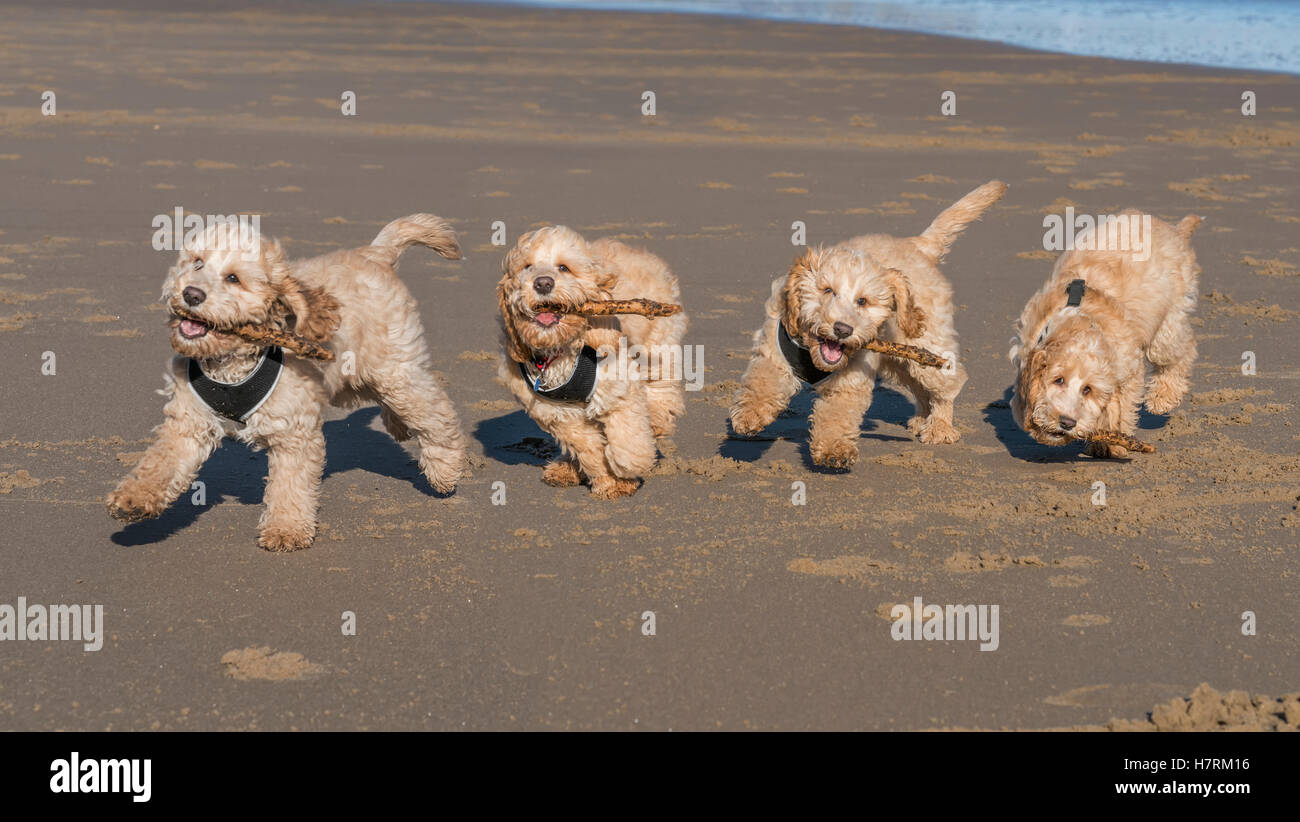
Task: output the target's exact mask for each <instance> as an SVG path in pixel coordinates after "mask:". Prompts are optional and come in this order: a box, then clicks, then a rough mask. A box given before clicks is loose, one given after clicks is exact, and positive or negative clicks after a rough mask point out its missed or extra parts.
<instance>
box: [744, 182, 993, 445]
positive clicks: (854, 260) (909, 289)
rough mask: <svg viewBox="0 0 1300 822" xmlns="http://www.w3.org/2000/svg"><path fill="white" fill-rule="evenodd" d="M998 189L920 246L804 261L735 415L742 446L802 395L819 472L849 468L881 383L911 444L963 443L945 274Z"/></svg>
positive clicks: (874, 247) (961, 375)
mask: <svg viewBox="0 0 1300 822" xmlns="http://www.w3.org/2000/svg"><path fill="white" fill-rule="evenodd" d="M1006 190H1007V187H1006V184H1005V183H1001V182H998V181H996V180H995V181H993V182H989V183H985V184H984V185H982V186H980V187H979V188H977V189H975V190H974V191H972V192H970V193H969V194H967V195H966V196H965V197H963V198H961V199H960V200H958V201H957V202H956V203H955V204H954V205H952V206H951V207H949V208H948V209H947V210H945V211H944V212H943V213H942V214H940V215H939V216H938V217H937V218H935V220H934V222H933V223H931V224H930V227H929V228H927V229H926V230H925V231H924V232H922V233H921V235H920V236H918V237H907V238H898V237H891V236H888V235H885V234H867V235H864V236H861V237H856V238H854V239H852V240H849V241H847V242H844V243H841V244H839V245H836V246H832V247H830V248H813V249H809V250H807V251H805V252H804V253H803V254H802V255H800V256H799V257H798V258H797V259H796V260H795V261H794V264H793V265H792V266H791V267H790V270H789V272H788V273H787V274H786V275H785V276H783V277H780V278H778V279H777V280H776V281H775V282H773V283H772V295H771V297H770V298H769V299H768V300H767V304H766V305H765V311H766V313H767V320H766V322H765V323H764V324H763V327H762V328H760V329H759V330H758V331H757V332H755V334H754V351H753V355H752V357H751V359H750V361H749V367H748V368H747V369H746V370H745V374H744V376H743V377H741V387H740V390H739V391H738V392H737V393H736V397H735V400H734V402H733V404H732V406H731V425H732V428H733V429H734V430H735V431H736V433H737V434H742V435H745V434H755V433H757V432H759V431H761V430H762V429H763V428H764V427H766V426H767V425H769V424H771V423H772V421H773V420H775V419H776V417H777V415H778V414H779V413H781V411H782V410H783V409H784V408H785V407H786V406H787V405H788V404H789V402H790V398H791V397H793V396H794V395H795V394H796V393H797V392H798V391H799V389H800V387H801V386H802V385H803V384H804V383H805V382H807V383H810V384H812V385H813V386H814V387H815V388H816V390H817V393H818V394H819V395H820V396H819V397H818V398H817V400H816V402H815V403H814V404H813V412H812V434H811V444H810V450H811V454H812V459H813V462H814V463H816V464H817V465H821V466H825V467H829V468H848V467H850V466H852V465H853V463H854V462H855V461H856V460H857V457H858V437H859V431H860V428H861V426H862V419H863V417H864V416H865V414H866V412H867V408H869V407H870V405H871V392H872V390H873V388H874V386H875V383H876V378H877V377H881V378H882V379H884V380H885V381H886V382H887V383H889V384H892V385H894V386H897V387H899V388H902V389H905V390H906V391H907V392H908V393H910V394H911V395H912V396H913V397H914V398H915V402H916V416H914V417H913V418H912V419H911V420H910V421H909V423H908V428H909V429H910V430H911V432H912V433H913V434H914V435H915V436H916V437H917V438H919V439H920V440H921V442H925V443H950V442H956V441H957V439H958V438H959V437H960V436H961V435H960V434H959V433H958V431H957V429H956V428H955V427H953V420H952V415H953V401H954V400H955V399H956V397H957V393H958V392H959V391H961V388H962V385H963V384H965V382H966V369H965V368H963V367H962V365H961V364H960V362H959V360H958V357H959V351H958V347H957V332H956V330H955V329H954V328H953V304H952V287H951V286H950V285H949V284H948V281H947V280H945V279H944V277H943V275H942V274H940V273H939V267H938V266H939V262H940V261H941V260H942V259H943V257H944V255H945V254H947V252H948V249H949V247H950V246H951V245H952V242H953V240H955V239H956V238H957V236H958V235H959V234H961V232H962V230H963V229H965V228H966V226H967V225H968V224H970V223H971V222H973V221H974V220H976V219H978V218H979V216H980V215H981V214H983V213H984V212H985V211H986V210H988V208H989V207H990V206H992V205H993V204H994V203H995V202H997V201H998V200H999V199H1001V197H1002V195H1003V194H1004V193H1006ZM873 339H880V340H884V341H890V342H897V343H906V344H909V345H918V346H922V347H924V348H927V349H929V350H931V351H933V352H935V353H936V354H939V355H940V356H942V357H944V358H945V359H947V360H948V361H949V363H950V365H949V366H946V367H944V368H941V369H940V368H930V367H925V366H922V365H920V364H919V363H915V362H912V361H909V360H899V359H894V358H890V357H883V356H881V355H880V354H877V353H875V352H873V351H863V350H860V349H861V348H862V346H863V345H864V344H865V343H867V342H870V341H871V340H873Z"/></svg>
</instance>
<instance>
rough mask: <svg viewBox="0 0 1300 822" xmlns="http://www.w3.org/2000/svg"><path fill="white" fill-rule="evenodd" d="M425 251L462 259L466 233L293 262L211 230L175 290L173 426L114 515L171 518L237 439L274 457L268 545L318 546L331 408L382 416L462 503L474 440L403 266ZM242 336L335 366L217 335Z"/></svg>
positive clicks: (234, 230)
mask: <svg viewBox="0 0 1300 822" xmlns="http://www.w3.org/2000/svg"><path fill="white" fill-rule="evenodd" d="M417 243H418V244H420V245H425V246H428V247H429V248H432V249H433V250H434V251H436V252H437V253H439V254H441V255H442V256H444V257H447V258H449V259H459V258H460V248H459V247H458V246H457V244H456V235H455V233H454V232H453V231H452V229H451V227H450V226H449V225H447V223H446V222H444V221H443V220H441V219H439V218H438V217H435V216H433V215H432V214H412V215H410V216H408V217H403V218H401V219H398V220H394V221H393V222H391V223H389V224H388V225H387V226H385V227H384V229H383V230H382V231H380V232H379V235H378V236H377V237H375V240H374V242H373V243H372V244H371V245H369V246H365V247H363V248H358V249H353V250H347V251H335V252H333V253H331V254H325V255H323V256H320V257H315V258H312V259H308V260H298V261H295V262H293V263H290V262H289V261H287V260H286V259H285V256H284V253H283V251H281V249H280V244H279V242H277V241H273V240H269V239H264V238H261V237H259V236H257V235H256V234H251V235H241V234H240V233H239V228H238V227H236V226H232V225H223V224H218V225H215V226H212V227H210V228H209V229H208V231H207V232H206V233H205V234H204V235H203V236H202V237H201V238H199V239H198V240H197V241H196V242H192V243H190V244H188V245H187V246H186V247H185V249H184V250H183V251H181V253H180V258H179V259H178V260H177V262H176V264H175V265H174V266H172V268H171V270H170V271H169V272H168V274H167V278H166V280H165V282H164V283H163V295H162V296H163V301H164V302H166V303H167V305H168V306H169V307H171V308H172V311H173V314H172V317H171V321H170V328H171V345H172V348H173V349H174V350H175V352H176V354H177V356H176V357H174V358H173V359H172V364H171V369H170V373H169V374H168V375H167V386H166V394H167V396H168V397H169V399H168V402H167V405H166V407H165V408H164V409H163V413H164V415H165V417H166V419H165V420H164V421H163V423H162V425H160V426H158V427H157V428H156V429H155V430H154V434H155V440H154V442H153V444H152V445H150V446H149V449H148V450H147V451H146V452H145V455H144V457H143V458H142V459H141V460H140V462H139V463H137V464H136V466H135V469H134V470H132V471H131V473H130V474H129V475H128V476H127V477H126V478H125V479H123V480H122V482H121V483H120V484H118V486H117V488H116V489H115V490H114V491H113V492H112V493H111V494H109V495H108V500H107V502H108V511H109V513H110V514H111V515H113V516H114V517H116V518H118V519H121V520H125V521H128V522H130V521H135V520H140V519H145V518H148V517H156V516H158V515H159V514H161V513H162V512H163V510H164V509H165V508H166V507H167V506H168V505H170V504H171V503H172V502H173V501H174V500H176V498H177V497H178V496H180V495H181V494H182V493H184V492H185V491H186V490H188V489H189V487H190V483H191V482H192V481H193V480H194V477H195V475H196V474H197V473H198V470H199V468H200V466H202V464H203V462H204V461H205V460H206V459H207V458H208V456H209V455H210V454H211V453H212V451H213V450H214V449H215V448H216V447H217V445H218V444H219V443H220V442H221V439H222V437H223V435H224V434H226V433H227V432H228V433H229V434H230V435H231V436H233V437H234V438H235V439H238V440H240V441H241V442H245V443H247V444H249V445H252V446H253V447H255V448H265V449H267V454H268V462H269V466H270V478H269V480H268V482H267V485H266V510H265V511H264V512H263V514H262V518H261V522H260V523H259V524H258V529H259V534H260V536H259V538H258V544H259V545H261V546H262V547H263V548H266V549H267V550H271V551H293V550H297V549H299V548H305V547H307V546H308V545H310V544H311V543H312V540H313V539H314V538H315V535H316V509H317V501H318V497H319V494H320V482H321V474H322V471H323V468H324V464H325V438H324V436H323V435H322V433H321V409H322V407H323V406H324V404H325V403H326V402H329V403H332V404H334V405H342V406H351V405H358V404H362V403H367V402H373V403H378V404H379V405H380V407H381V409H382V415H383V421H384V425H385V427H386V428H387V429H388V431H389V433H391V434H392V435H393V438H394V439H396V440H398V441H402V440H405V439H408V438H409V437H411V436H414V437H415V438H416V439H417V440H418V441H419V444H420V458H419V462H420V468H421V469H422V470H423V471H424V474H425V476H426V477H427V478H428V480H429V483H430V484H431V485H432V486H433V487H434V488H436V489H437V490H438V491H441V492H444V493H446V492H450V491H452V490H453V489H454V488H455V486H456V482H457V481H458V480H459V479H460V477H461V475H462V473H463V472H464V469H465V467H466V459H465V440H464V437H463V436H462V434H461V431H460V423H459V421H458V419H457V417H456V412H455V410H454V409H453V408H452V405H451V401H450V400H449V399H448V398H447V395H446V393H445V392H444V391H443V390H442V388H441V387H440V386H439V385H438V383H437V381H436V380H435V379H434V376H433V373H432V365H431V362H430V359H429V349H428V346H427V345H426V344H425V339H424V329H423V327H422V325H421V323H420V314H419V311H418V310H417V308H416V304H415V299H414V298H413V297H412V296H411V293H410V292H409V291H407V289H406V286H404V285H403V284H402V281H401V280H400V279H398V277H397V274H396V268H397V258H398V257H399V256H400V255H401V253H402V251H403V250H404V249H405V248H407V247H408V246H410V245H412V244H417ZM181 312H183V313H184V314H186V315H187V318H186V319H181V318H180V317H179V316H178V313H181ZM194 317H198V318H201V319H193V318H194ZM243 323H251V324H255V325H264V326H269V327H271V328H276V329H280V330H286V331H291V332H293V333H295V334H298V335H301V336H303V337H306V338H307V339H309V340H313V341H317V342H321V343H324V344H325V345H326V346H327V347H328V348H329V349H331V350H332V351H333V352H334V353H335V359H334V360H333V361H332V362H328V363H322V362H319V361H316V360H308V359H302V358H300V357H297V356H295V355H293V354H291V353H289V352H285V351H281V350H280V349H278V348H274V347H268V346H267V345H266V344H255V343H251V342H246V341H244V340H243V339H241V338H239V337H237V336H235V335H233V334H230V333H225V332H223V331H221V330H218V329H221V328H226V327H230V326H233V325H237V324H243ZM251 389H256V390H255V391H253V393H252V394H250V393H249V392H250V390H251ZM227 429H229V431H227Z"/></svg>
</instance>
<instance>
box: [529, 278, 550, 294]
mask: <svg viewBox="0 0 1300 822" xmlns="http://www.w3.org/2000/svg"><path fill="white" fill-rule="evenodd" d="M552 288H555V278H554V277H537V278H536V279H534V280H533V290H534V291H536V292H537V293H538V294H550V293H551V289H552Z"/></svg>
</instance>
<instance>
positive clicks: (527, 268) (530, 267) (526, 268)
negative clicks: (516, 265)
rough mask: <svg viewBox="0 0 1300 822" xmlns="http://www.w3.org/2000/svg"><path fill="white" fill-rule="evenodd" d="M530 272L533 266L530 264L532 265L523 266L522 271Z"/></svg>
mask: <svg viewBox="0 0 1300 822" xmlns="http://www.w3.org/2000/svg"><path fill="white" fill-rule="evenodd" d="M532 270H533V264H532V263H529V264H528V265H526V266H524V271H532Z"/></svg>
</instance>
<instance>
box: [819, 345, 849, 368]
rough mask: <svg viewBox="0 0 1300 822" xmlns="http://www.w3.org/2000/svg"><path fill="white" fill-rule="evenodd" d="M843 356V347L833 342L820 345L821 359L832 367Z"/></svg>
mask: <svg viewBox="0 0 1300 822" xmlns="http://www.w3.org/2000/svg"><path fill="white" fill-rule="evenodd" d="M843 356H844V346H843V345H840V344H839V343H834V342H824V343H822V359H823V360H825V361H826V362H828V363H831V364H832V365H833V364H835V363H837V362H839V361H840V357H843Z"/></svg>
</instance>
